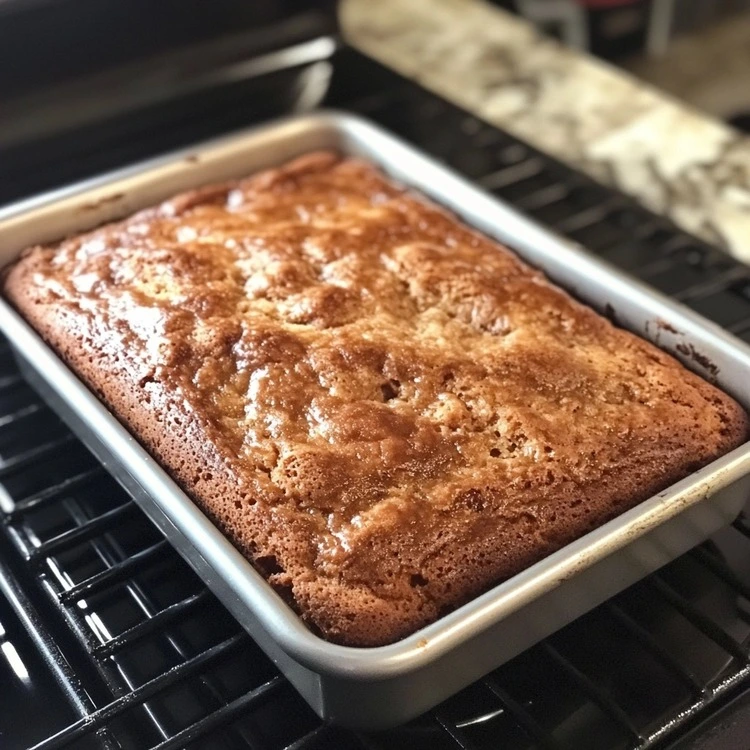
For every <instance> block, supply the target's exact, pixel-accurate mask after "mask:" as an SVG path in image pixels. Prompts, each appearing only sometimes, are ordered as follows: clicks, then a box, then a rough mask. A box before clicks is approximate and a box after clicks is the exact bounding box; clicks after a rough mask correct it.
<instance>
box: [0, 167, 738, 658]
mask: <svg viewBox="0 0 750 750" xmlns="http://www.w3.org/2000/svg"><path fill="white" fill-rule="evenodd" d="M5 293H6V295H7V296H8V297H9V298H10V299H11V300H12V301H13V302H14V304H15V305H16V306H17V307H18V309H19V310H20V311H21V312H22V313H23V314H24V315H25V316H26V318H27V319H28V320H29V321H30V322H31V323H32V324H33V325H34V326H35V327H36V328H37V329H38V330H39V331H40V332H41V334H42V335H43V336H44V337H45V339H46V340H47V341H49V342H50V343H51V344H52V345H53V346H54V347H55V348H56V349H57V350H58V351H59V352H60V354H61V355H62V356H63V357H64V359H65V360H66V361H67V362H68V363H70V365H71V366H72V367H73V368H74V369H75V370H76V371H77V372H78V373H79V374H80V375H81V376H82V377H83V378H84V380H85V381H86V382H87V383H88V384H89V385H90V386H91V387H92V388H93V389H95V390H96V391H97V392H98V393H99V394H100V395H101V397H102V398H103V399H104V401H106V402H107V403H108V404H109V405H110V406H111V408H112V409H113V410H114V412H115V413H116V414H117V415H119V417H120V418H121V419H122V420H123V421H124V422H125V423H127V424H128V425H129V426H130V427H131V428H132V429H133V431H134V432H135V433H136V434H137V435H138V436H140V438H141V439H142V440H143V442H144V443H145V444H146V446H147V447H148V448H149V449H150V450H151V451H152V452H153V453H154V454H155V455H156V456H157V457H158V459H159V460H160V461H161V462H162V463H163V464H164V465H165V466H166V467H167V468H168V469H169V470H171V472H172V473H173V474H174V475H175V477H176V478H177V479H178V480H179V482H180V483H181V484H182V486H183V487H184V488H185V489H186V490H187V491H188V492H189V493H190V494H191V495H192V497H193V498H195V500H196V502H197V503H198V504H199V505H200V506H201V507H202V508H203V509H204V510H205V512H206V513H207V514H208V515H209V516H210V517H211V518H212V519H213V520H214V521H215V522H216V523H217V524H218V525H219V527H220V528H222V529H223V530H224V532H225V533H226V534H227V535H228V536H229V537H230V538H231V539H232V540H233V541H234V543H235V544H236V545H237V546H238V547H239V548H240V549H241V550H242V551H243V552H244V553H245V554H246V555H247V556H248V557H250V558H251V559H252V560H254V562H255V564H256V566H257V567H258V568H259V569H260V570H261V571H262V572H263V573H264V574H265V575H266V576H267V577H268V579H269V581H270V582H271V584H272V585H274V586H275V587H276V588H277V589H278V590H279V591H280V592H281V593H282V595H284V596H285V597H286V598H287V600H288V601H290V602H291V603H292V604H293V605H294V606H295V607H296V608H297V610H298V611H299V612H300V613H301V614H302V616H303V617H304V618H305V619H306V620H307V621H308V622H309V623H310V624H311V625H312V626H313V627H314V628H316V629H317V630H318V631H319V632H320V633H322V634H323V636H324V637H326V638H329V639H330V640H332V641H336V642H339V643H345V644H350V645H360V646H372V645H378V644H385V643H389V642H391V641H394V640H396V639H398V638H400V637H402V636H404V635H406V634H408V633H410V632H412V631H414V630H416V629H417V628H418V627H420V626H422V625H424V624H426V623H429V622H431V621H433V620H435V619H436V618H438V617H439V616H440V615H441V614H442V613H444V612H446V611H449V610H450V609H452V608H454V607H456V606H457V605H459V604H461V603H463V602H465V601H466V600H468V599H469V598H471V597H473V596H475V595H476V594H477V593H479V592H481V591H483V590H486V589H487V588H488V587H490V586H491V585H492V584H494V583H497V582H499V581H501V580H502V579H504V578H506V577H508V576H510V575H512V574H514V573H516V572H518V571H519V570H521V569H523V568H524V567H526V566H528V565H529V564H530V563H533V562H534V561H536V560H538V559H540V558H541V557H543V556H544V555H546V554H548V553H550V552H552V551H553V550H555V549H557V548H559V547H561V546H562V545H564V544H565V543H567V542H569V541H571V540H572V539H574V538H576V537H578V536H580V535H582V534H583V533H584V532H586V531H588V530H590V529H591V528H593V527H595V526H597V525H599V524H601V523H603V522H604V521H606V520H608V519H609V518H611V517H613V516H614V515H616V514H618V513H621V512H622V511H624V510H626V509H627V508H630V507H631V506H633V505H635V504H637V503H638V502H640V501H642V500H644V499H645V498H647V497H649V496H651V495H652V494H654V493H655V492H656V491H658V490H660V489H662V488H664V487H666V486H668V485H670V484H671V483H673V482H674V481H675V480H677V479H679V478H681V477H683V476H685V475H686V474H688V473H689V472H691V471H693V470H695V469H696V468H698V467H700V466H702V465H704V464H706V463H708V462H709V461H711V460H712V459H714V458H716V457H717V456H719V455H721V454H722V453H725V452H726V451H728V450H729V449H731V448H732V447H734V446H736V445H738V444H739V443H741V442H742V441H743V440H744V439H745V438H746V437H747V434H748V418H747V415H746V414H745V412H744V411H743V409H742V408H741V407H740V406H739V405H738V404H737V403H735V402H734V401H733V400H732V399H731V398H730V397H728V396H727V395H725V394H724V393H722V392H721V391H719V390H717V389H716V388H715V387H714V386H712V385H710V384H709V383H707V382H705V381H703V380H702V379H700V378H699V377H698V376H696V375H694V374H693V373H691V372H689V371H687V370H686V369H685V368H683V367H682V366H681V365H680V364H679V363H678V362H677V361H676V360H674V359H673V358H671V357H670V356H668V355H667V354H665V353H663V352H661V351H659V350H658V349H656V348H654V347H653V346H651V345H650V344H649V343H647V342H645V341H643V340H641V339H639V338H637V337H635V336H633V335H631V334H629V333H627V332H625V331H622V330H620V329H617V328H615V327H613V326H612V325H611V324H610V323H609V322H608V321H607V320H605V319H604V318H602V317H600V316H599V315H597V314H596V313H595V312H593V311H592V310H591V309H589V308H587V307H585V306H583V305H581V304H579V303H577V302H575V301H574V300H573V299H571V297H570V296H568V295H567V294H566V293H565V292H563V291H561V290H560V289H558V288H556V287H555V286H553V285H551V284H550V283H548V282H547V281H546V280H545V278H544V277H543V276H542V274H540V273H538V272H537V271H534V270H532V269H530V268H529V267H528V266H527V265H525V264H524V263H522V262H521V261H520V260H519V259H518V258H517V257H516V256H515V255H513V254H512V253H511V252H509V251H508V250H506V249H505V248H502V247H500V246H498V245H497V244H496V243H495V242H492V241H490V240H489V239H487V238H485V237H482V236H480V235H479V234H477V233H475V232H473V231H471V230H469V229H468V228H466V227H465V226H463V225H462V224H460V223H459V222H458V221H457V220H456V219H455V218H454V217H452V216H451V215H449V214H448V213H447V212H445V211H444V210H442V209H440V208H437V207H436V206H434V205H432V204H430V203H428V202H427V201H425V200H424V199H422V198H420V197H418V196H416V195H414V194H413V193H410V192H407V191H404V190H403V189H401V188H400V187H397V186H395V185H393V184H392V183H390V182H389V181H388V180H386V179H385V178H384V177H383V176H382V175H381V174H380V173H379V172H378V171H377V170H376V169H375V168H374V167H373V166H371V165H369V164H366V163H363V162H361V161H357V160H353V159H341V158H338V157H337V156H335V155H333V154H325V153H321V154H312V155H309V156H307V157H305V158H302V159H300V160H297V161H295V162H293V163H291V164H289V165H287V166H285V167H284V168H281V169H277V170H271V171H268V172H264V173H262V174H259V175H257V176H254V177H250V178H248V179H245V180H240V181H238V182H235V183H232V184H225V185H220V186H214V187H208V188H204V189H202V190H198V191H195V192H191V193H186V194H184V195H180V196H178V197H176V198H174V199H173V200H170V201H167V202H165V203H163V204H162V205H160V206H158V207H155V208H153V209H150V210H147V211H144V212H141V213H139V214H137V215H135V216H133V217H131V218H129V219H127V220H126V221H123V222H121V223H116V224H110V225H108V226H105V227H102V228H100V229H97V230H95V231H93V232H90V233H88V234H86V235H83V236H81V237H76V238H73V239H68V240H65V241H63V242H61V243H60V244H59V245H56V246H53V247H38V248H33V249H31V250H29V251H27V252H26V253H25V254H24V256H23V258H22V260H21V261H20V262H18V263H17V264H16V265H15V266H14V267H13V268H12V269H10V271H9V273H8V274H7V276H6V279H5Z"/></svg>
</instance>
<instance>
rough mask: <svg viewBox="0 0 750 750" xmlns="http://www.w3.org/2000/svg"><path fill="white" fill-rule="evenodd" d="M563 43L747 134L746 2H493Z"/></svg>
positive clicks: (749, 35) (749, 45) (749, 22)
mask: <svg viewBox="0 0 750 750" xmlns="http://www.w3.org/2000/svg"><path fill="white" fill-rule="evenodd" d="M495 4H496V5H499V6H500V7H503V8H505V9H506V10H509V11H512V12H514V13H518V14H519V15H521V16H524V17H525V18H527V19H529V20H531V21H532V22H533V23H535V24H536V25H538V26H539V27H540V28H542V29H544V31H546V32H547V33H549V34H551V35H553V36H555V37H557V38H558V39H560V40H561V41H563V42H564V43H566V44H568V45H570V46H572V47H577V48H579V49H582V50H587V51H589V52H591V53H593V54H595V55H597V56H599V57H602V58H604V59H607V60H610V61H612V62H614V63H615V64H617V65H620V66H622V67H624V68H626V69H627V70H629V71H631V72H632V73H634V74H635V75H637V76H638V77H640V78H643V79H644V80H646V81H648V82H650V83H653V84H655V85H656V86H658V87H659V88H662V89H664V90H665V91H667V92H669V93H671V94H674V95H675V96H678V97H680V98H681V99H684V100H685V101H687V102H688V103H690V104H692V105H695V106H696V107H698V108H700V109H702V110H705V111H706V112H708V113H709V114H711V115H714V116H715V117H719V118H721V119H724V120H727V121H729V122H730V123H732V124H733V125H735V126H736V127H739V128H741V129H743V130H746V131H747V130H750V85H749V83H748V82H749V81H750V1H748V0H495Z"/></svg>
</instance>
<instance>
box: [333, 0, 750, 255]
mask: <svg viewBox="0 0 750 750" xmlns="http://www.w3.org/2000/svg"><path fill="white" fill-rule="evenodd" d="M341 22H342V26H343V29H344V33H345V35H346V36H347V38H348V39H349V41H350V42H352V43H353V44H354V45H355V46H357V47H359V48H360V49H362V50H363V51H364V52H366V53H368V54H370V55H372V56H373V57H376V58H378V59H379V60H381V61H383V62H385V63H387V64H388V65H389V66H391V67H393V68H395V69H397V70H399V71H400V72H401V73H403V74H405V75H407V76H410V77H412V78H414V79H416V80H418V81H419V82H420V83H421V84H422V85H424V86H425V87H427V88H429V89H432V90H434V91H436V92H437V93H439V94H441V95H442V96H444V97H445V98H447V99H450V100H452V101H454V102H456V103H457V104H459V105H461V106H463V107H464V108H465V109H467V110H469V111H471V112H473V113H474V114H476V115H478V116H480V117H482V118H484V119H486V120H488V121H489V122H492V123H495V124H496V125H498V126H500V127H501V128H504V129H506V130H508V131H509V132H511V133H513V134H515V135H517V136H518V137H520V138H522V139H524V140H525V141H527V142H528V143H530V144H532V145H534V146H536V147H537V148H539V149H541V150H543V151H546V152H547V153H550V154H552V155H554V156H556V157H557V158H558V159H560V160H561V161H564V162H567V163H569V164H571V165H573V166H575V167H577V168H578V169H580V170H582V171H584V172H587V173H589V174H590V175H592V176H593V177H595V178H596V179H598V180H599V181H600V182H603V183H606V184H610V185H613V186H615V187H617V188H619V189H620V190H622V191H623V192H625V193H628V194H630V195H632V196H634V197H635V198H637V199H638V200H639V201H641V202H642V203H643V204H645V205H646V206H648V207H649V208H651V209H652V210H654V211H656V212H658V213H663V214H667V215H669V216H670V217H671V218H672V219H673V220H674V221H675V223H677V224H678V225H680V226H682V227H683V228H684V229H686V230H688V231H690V232H692V233H694V234H696V235H699V236H701V237H703V238H704V239H706V240H708V241H710V242H712V243H713V244H715V245H717V246H719V247H721V248H723V249H725V250H727V251H729V252H731V253H732V254H734V255H735V256H736V257H738V258H741V259H742V260H744V261H746V262H749V263H750V137H748V136H746V135H742V134H740V133H738V132H737V131H735V130H734V129H732V128H730V127H729V126H727V125H725V124H723V123H721V122H719V121H718V120H715V119H713V118H711V117H709V116H707V115H704V114H702V113H700V112H698V111H697V110H695V109H693V108H691V107H690V106H689V105H688V104H684V103H681V102H680V101H678V100H676V99H674V98H671V97H670V96H669V95H668V94H666V93H663V92H660V91H658V90H656V89H655V88H653V87H651V86H649V85H648V84H646V83H644V82H642V81H639V80H638V79H636V78H633V77H632V76H630V75H629V74H627V73H625V72H622V71H620V70H618V69H617V68H614V67H611V66H609V65H607V64H606V63H603V62H601V61H599V60H596V59H594V58H591V57H588V56H586V55H584V54H581V53H579V52H576V51H572V50H569V49H566V48H564V47H562V46H560V45H559V44H557V43H556V42H554V41H552V40H550V39H548V38H546V37H544V36H542V35H541V34H540V33H538V32H537V31H536V30H535V29H534V28H533V27H532V26H531V25H530V24H528V23H527V22H525V21H523V20H521V19H519V18H517V17H515V16H513V15H511V14H509V13H506V12H504V11H502V10H500V9H498V8H496V7H495V6H491V5H488V4H485V3H484V2H482V1H481V0H345V2H344V3H342V8H341Z"/></svg>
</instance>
